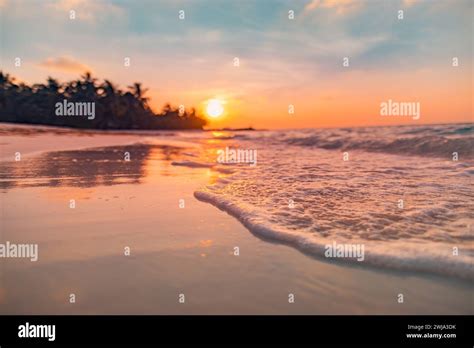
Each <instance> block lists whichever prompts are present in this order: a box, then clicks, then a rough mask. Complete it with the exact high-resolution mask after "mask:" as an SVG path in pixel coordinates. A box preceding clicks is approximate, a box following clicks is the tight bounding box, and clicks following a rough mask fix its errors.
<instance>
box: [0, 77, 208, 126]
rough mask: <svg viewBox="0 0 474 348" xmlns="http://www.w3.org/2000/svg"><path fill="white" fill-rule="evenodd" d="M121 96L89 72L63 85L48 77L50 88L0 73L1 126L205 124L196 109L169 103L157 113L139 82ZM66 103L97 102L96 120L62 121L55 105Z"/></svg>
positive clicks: (112, 87)
mask: <svg viewBox="0 0 474 348" xmlns="http://www.w3.org/2000/svg"><path fill="white" fill-rule="evenodd" d="M127 89H128V90H126V91H122V90H121V89H119V88H118V87H117V86H116V85H115V84H114V83H112V82H111V81H109V80H104V81H103V82H101V83H99V82H98V80H97V79H96V78H93V77H92V75H91V74H90V73H85V74H84V75H82V76H81V77H80V78H79V79H77V80H73V81H70V82H66V83H62V84H61V83H59V82H58V81H57V80H56V79H54V78H52V77H48V79H47V81H46V84H33V85H31V86H30V85H28V84H26V83H23V82H20V83H15V78H14V77H12V76H10V75H9V74H6V73H3V72H2V71H0V122H14V123H29V124H41V125H52V126H67V127H74V128H88V129H104V130H105V129H202V128H203V126H204V125H205V124H206V120H205V119H203V118H201V117H199V116H198V115H197V114H196V111H195V110H194V109H191V110H184V109H181V110H180V108H179V107H173V106H171V105H170V104H166V105H165V106H164V108H163V110H162V111H161V113H158V114H156V113H154V112H153V111H152V110H151V108H150V106H149V104H148V101H149V98H147V97H145V96H144V95H145V93H146V91H147V90H146V89H144V88H142V85H141V83H139V82H136V83H134V84H133V85H131V86H128V88H127ZM64 100H67V101H68V102H74V103H76V102H77V103H84V102H93V103H95V117H94V118H93V119H90V118H89V119H88V118H87V117H58V116H57V115H56V113H55V105H56V104H57V103H63V101H64Z"/></svg>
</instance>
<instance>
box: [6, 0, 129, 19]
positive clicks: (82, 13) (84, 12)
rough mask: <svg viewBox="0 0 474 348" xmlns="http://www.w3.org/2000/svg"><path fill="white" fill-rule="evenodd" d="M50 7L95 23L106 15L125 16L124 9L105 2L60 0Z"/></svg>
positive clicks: (95, 0)
mask: <svg viewBox="0 0 474 348" xmlns="http://www.w3.org/2000/svg"><path fill="white" fill-rule="evenodd" d="M0 1H1V0H0ZM49 6H50V7H51V8H53V9H54V10H56V11H59V12H67V13H69V11H75V12H76V16H77V18H78V19H80V20H85V21H95V20H96V19H100V18H101V17H104V16H105V15H111V16H113V17H120V16H123V15H124V14H125V11H124V9H123V8H122V7H119V6H117V5H115V4H112V3H110V2H108V1H105V0H103V1H100V0H59V1H55V2H53V3H51V4H49Z"/></svg>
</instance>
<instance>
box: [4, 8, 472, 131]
mask: <svg viewBox="0 0 474 348" xmlns="http://www.w3.org/2000/svg"><path fill="white" fill-rule="evenodd" d="M472 6H473V3H472V1H468V0H456V1H453V2H450V3H449V4H448V2H447V1H443V0H432V1H423V0H411V1H406V0H393V1H390V2H387V3H384V4H382V2H380V3H379V2H370V1H369V2H366V1H353V0H344V1H341V0H331V1H329V0H308V1H302V2H298V3H295V2H292V1H281V2H278V3H277V2H275V3H274V4H273V5H272V6H269V3H268V2H259V1H254V2H252V1H250V2H248V3H247V6H245V7H243V6H238V4H231V3H227V2H216V1H213V0H203V1H201V2H199V3H198V2H193V1H183V2H179V3H176V2H169V1H160V2H149V3H148V2H147V6H143V5H142V4H137V3H136V2H134V1H127V0H125V1H123V2H120V3H117V2H113V1H109V0H103V1H100V2H95V1H86V0H59V1H57V2H55V3H52V4H49V3H41V2H31V1H22V0H18V1H8V0H7V1H2V2H0V7H1V10H2V23H3V27H4V29H5V30H4V31H2V33H1V37H0V40H1V43H2V52H1V54H0V58H1V64H0V69H1V70H4V71H6V72H8V73H10V74H11V75H13V76H15V77H17V78H18V79H20V80H23V81H27V82H29V83H39V82H44V81H45V80H46V78H47V76H53V77H55V78H58V79H59V80H60V81H68V80H71V79H75V78H78V76H79V75H80V74H81V73H83V72H84V71H85V70H90V71H91V72H92V73H93V75H94V76H95V77H97V78H99V79H109V80H111V81H113V82H115V83H116V84H117V85H118V86H119V87H120V88H122V89H125V88H126V86H128V85H131V84H132V83H133V82H135V81H139V82H142V84H143V86H144V87H145V88H149V90H148V92H147V96H148V97H150V98H151V100H150V105H151V106H152V108H153V109H154V110H155V111H159V110H160V109H161V108H162V106H163V105H164V104H165V103H167V102H170V103H172V104H174V105H176V106H178V105H184V106H185V107H187V108H190V107H196V108H197V109H198V110H199V111H201V112H202V111H204V110H205V102H206V101H207V100H209V99H212V98H218V99H220V100H222V101H223V103H224V109H225V112H224V114H223V115H222V116H221V117H219V118H216V119H212V120H210V121H211V122H210V124H209V127H248V126H253V127H256V128H306V127H338V126H364V125H383V124H425V123H450V122H472V121H473V119H472V107H473V104H472V17H471V15H470V13H472ZM145 7H146V10H145ZM71 9H74V11H76V14H77V17H76V19H75V20H71V19H70V18H69V14H70V10H71ZM181 9H184V10H185V11H186V20H184V21H180V20H179V19H178V16H177V14H178V11H179V10H181ZM289 9H292V10H293V11H294V12H295V19H294V20H289V18H288V10H289ZM400 10H403V11H404V15H405V17H404V19H403V20H402V21H401V20H399V19H398V18H397V15H398V11H400ZM346 56H347V57H349V58H350V64H349V66H348V67H343V64H342V63H343V58H344V57H346ZM15 57H21V58H22V65H21V66H20V67H15V66H14V59H15ZM124 57H130V58H131V65H130V66H129V67H124V64H123V60H124ZM235 57H238V58H239V63H240V64H239V66H238V67H236V66H234V64H233V60H234V58H235ZM453 57H458V59H459V66H457V67H453V66H452V58H453ZM388 99H391V100H393V101H398V102H419V103H420V107H421V117H420V119H419V120H413V119H412V118H410V117H400V116H394V117H392V116H381V115H380V103H382V102H384V101H387V100H388ZM289 104H292V105H294V108H295V113H294V114H289V113H288V106H289Z"/></svg>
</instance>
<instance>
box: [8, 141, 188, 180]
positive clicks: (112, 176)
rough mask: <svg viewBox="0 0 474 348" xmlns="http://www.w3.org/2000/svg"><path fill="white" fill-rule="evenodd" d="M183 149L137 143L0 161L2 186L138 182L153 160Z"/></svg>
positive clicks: (176, 155) (166, 158)
mask: <svg viewBox="0 0 474 348" xmlns="http://www.w3.org/2000/svg"><path fill="white" fill-rule="evenodd" d="M183 150H185V149H184V148H180V147H174V146H163V145H153V144H134V145H127V146H113V147H101V148H92V149H84V150H73V151H57V152H48V153H44V154H42V155H40V156H37V157H34V158H27V159H22V160H21V161H18V162H15V161H8V162H0V177H1V178H2V179H1V180H0V188H2V189H12V188H15V187H45V186H46V187H68V186H69V187H94V186H98V185H104V186H109V185H118V184H138V183H140V182H141V180H142V179H143V178H144V177H145V176H146V175H147V170H146V167H147V163H149V161H150V160H164V161H172V160H174V159H176V158H179V157H180V155H181V152H182V151H183ZM127 153H128V154H129V158H130V160H127V159H128V158H127V157H128V155H127Z"/></svg>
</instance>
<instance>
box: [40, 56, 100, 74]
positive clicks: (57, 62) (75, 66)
mask: <svg viewBox="0 0 474 348" xmlns="http://www.w3.org/2000/svg"><path fill="white" fill-rule="evenodd" d="M39 65H40V66H41V67H43V68H47V69H54V70H61V71H66V72H71V73H76V72H85V71H91V68H89V67H88V66H87V65H85V64H82V63H80V62H78V61H76V60H74V58H71V57H68V56H62V57H57V58H47V59H46V60H45V61H43V62H41V63H39Z"/></svg>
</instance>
